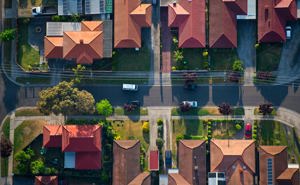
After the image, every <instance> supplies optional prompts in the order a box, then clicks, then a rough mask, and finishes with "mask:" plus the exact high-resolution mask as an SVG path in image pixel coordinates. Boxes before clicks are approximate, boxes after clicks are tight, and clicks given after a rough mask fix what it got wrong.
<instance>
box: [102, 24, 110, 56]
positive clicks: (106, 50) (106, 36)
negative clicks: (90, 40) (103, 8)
mask: <svg viewBox="0 0 300 185" xmlns="http://www.w3.org/2000/svg"><path fill="white" fill-rule="evenodd" d="M103 24H104V26H103V28H104V29H103V57H104V58H110V57H112V21H111V20H105V21H104V22H103Z"/></svg>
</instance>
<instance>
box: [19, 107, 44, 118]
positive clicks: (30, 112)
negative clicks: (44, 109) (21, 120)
mask: <svg viewBox="0 0 300 185" xmlns="http://www.w3.org/2000/svg"><path fill="white" fill-rule="evenodd" d="M15 115H16V116H44V114H43V113H41V112H40V111H39V110H38V109H35V108H34V109H21V110H17V111H16V113H15Z"/></svg>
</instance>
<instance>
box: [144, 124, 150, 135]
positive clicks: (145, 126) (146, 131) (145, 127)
mask: <svg viewBox="0 0 300 185" xmlns="http://www.w3.org/2000/svg"><path fill="white" fill-rule="evenodd" d="M149 129H150V125H149V122H148V121H144V122H143V132H144V133H149Z"/></svg>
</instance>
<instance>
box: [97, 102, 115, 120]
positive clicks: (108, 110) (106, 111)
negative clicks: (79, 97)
mask: <svg viewBox="0 0 300 185" xmlns="http://www.w3.org/2000/svg"><path fill="white" fill-rule="evenodd" d="M96 109H97V112H98V114H100V115H103V116H105V117H107V116H110V115H112V113H113V107H112V105H111V104H110V102H109V101H108V100H107V99H103V100H101V101H100V102H98V103H97V104H96Z"/></svg>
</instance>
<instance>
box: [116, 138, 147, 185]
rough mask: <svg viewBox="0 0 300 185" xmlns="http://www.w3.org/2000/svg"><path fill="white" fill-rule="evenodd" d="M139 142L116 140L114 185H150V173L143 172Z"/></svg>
mask: <svg viewBox="0 0 300 185" xmlns="http://www.w3.org/2000/svg"><path fill="white" fill-rule="evenodd" d="M140 147H141V143H140V141H139V140H115V141H114V143H113V155H114V158H113V159H114V161H113V183H112V184H113V185H124V184H128V185H150V183H151V178H150V174H149V173H148V172H143V173H142V172H141V167H140Z"/></svg>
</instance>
